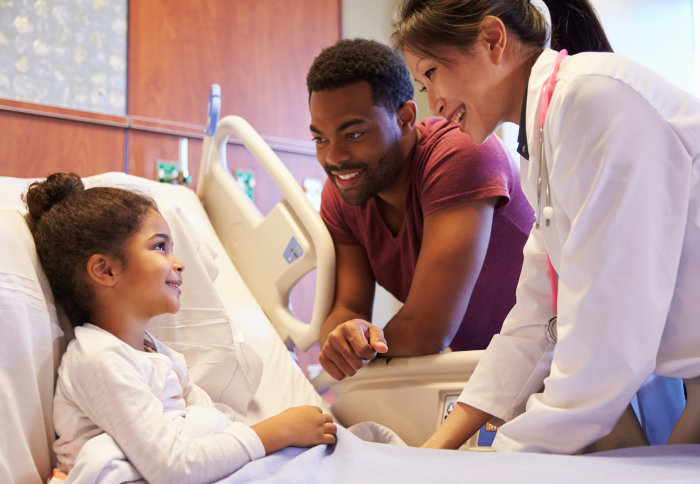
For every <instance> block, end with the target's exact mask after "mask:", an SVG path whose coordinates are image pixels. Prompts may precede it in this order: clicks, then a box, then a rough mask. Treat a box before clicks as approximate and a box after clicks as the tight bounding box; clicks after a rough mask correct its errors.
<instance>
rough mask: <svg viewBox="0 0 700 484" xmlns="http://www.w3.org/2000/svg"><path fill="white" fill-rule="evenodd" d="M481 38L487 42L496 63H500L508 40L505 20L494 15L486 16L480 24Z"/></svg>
mask: <svg viewBox="0 0 700 484" xmlns="http://www.w3.org/2000/svg"><path fill="white" fill-rule="evenodd" d="M479 40H481V41H483V42H485V43H486V45H487V47H488V49H489V57H491V59H492V60H493V61H494V62H495V63H496V64H500V63H501V59H502V58H503V52H504V51H505V47H506V43H507V40H508V36H507V32H506V26H505V24H504V23H503V21H502V20H501V19H500V18H498V17H494V16H493V15H487V16H486V17H484V18H483V20H482V21H481V23H480V24H479Z"/></svg>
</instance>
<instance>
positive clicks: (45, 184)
mask: <svg viewBox="0 0 700 484" xmlns="http://www.w3.org/2000/svg"><path fill="white" fill-rule="evenodd" d="M84 190H85V185H83V180H81V178H80V176H78V175H76V174H75V173H72V172H71V173H53V174H51V175H49V176H48V177H46V180H44V181H38V182H34V183H32V184H31V185H29V189H28V190H27V194H26V195H25V196H24V197H23V199H24V203H25V204H26V205H27V209H28V210H29V215H30V216H31V217H32V219H34V220H38V219H39V218H40V217H41V216H42V215H43V214H44V213H45V212H48V211H49V210H50V209H51V207H53V206H54V205H56V204H57V203H59V202H60V201H61V200H64V199H65V198H66V197H69V196H70V195H71V194H73V193H78V192H82V191H84Z"/></svg>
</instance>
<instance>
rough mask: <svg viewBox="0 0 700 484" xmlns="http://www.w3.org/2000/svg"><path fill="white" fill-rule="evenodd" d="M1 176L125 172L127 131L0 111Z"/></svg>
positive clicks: (119, 128)
mask: <svg viewBox="0 0 700 484" xmlns="http://www.w3.org/2000/svg"><path fill="white" fill-rule="evenodd" d="M0 125H1V126H2V127H3V129H2V130H0V146H1V147H2V149H0V175H1V176H15V177H23V178H29V177H45V176H46V175H48V174H50V173H52V172H55V171H74V172H76V173H78V174H79V175H81V176H89V175H95V174H97V173H103V172H106V171H124V136H125V134H124V128H121V127H114V126H104V125H99V124H88V123H84V122H80V121H70V120H65V119H57V118H53V117H45V116H40V115H34V114H25V113H21V112H11V111H1V110H0Z"/></svg>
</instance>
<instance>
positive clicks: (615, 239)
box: [392, 0, 700, 453]
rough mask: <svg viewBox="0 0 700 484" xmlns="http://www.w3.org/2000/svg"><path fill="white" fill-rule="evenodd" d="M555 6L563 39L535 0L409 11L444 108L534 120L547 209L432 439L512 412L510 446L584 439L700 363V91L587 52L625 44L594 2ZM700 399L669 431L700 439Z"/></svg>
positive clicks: (540, 206)
mask: <svg viewBox="0 0 700 484" xmlns="http://www.w3.org/2000/svg"><path fill="white" fill-rule="evenodd" d="M544 3H545V4H546V7H548V8H549V14H550V17H551V24H552V31H551V46H552V49H554V50H552V49H549V48H547V47H546V46H547V43H548V39H549V37H550V35H549V32H548V28H547V25H546V22H545V17H544V16H543V14H542V13H541V11H540V10H539V9H538V8H536V7H535V6H534V5H532V4H531V3H530V1H529V0H429V1H428V0H426V1H423V0H405V1H404V3H403V5H402V7H401V9H400V12H399V15H398V17H397V20H396V22H395V25H394V27H395V31H394V33H393V38H392V41H393V44H394V46H395V47H396V48H397V49H399V50H402V51H403V53H404V56H405V59H406V61H407V63H408V65H409V67H410V69H411V71H412V73H413V75H414V77H415V78H416V79H417V81H418V82H419V83H421V84H422V85H423V86H424V87H425V89H426V90H427V95H428V100H429V103H430V106H431V110H432V111H433V113H434V114H436V115H441V116H444V117H446V118H448V119H451V120H452V121H454V122H455V123H457V124H458V125H459V126H460V128H461V129H462V131H464V132H466V133H468V134H469V135H471V137H472V139H473V140H474V141H475V142H477V143H481V142H483V141H484V140H486V139H487V138H488V137H489V136H491V134H492V133H493V132H494V131H495V130H496V129H497V128H498V127H499V126H500V125H501V124H502V123H504V122H507V121H510V122H513V123H516V124H519V126H520V135H519V143H520V147H519V152H520V153H521V155H522V162H521V163H522V165H521V183H522V185H523V191H524V192H525V195H526V196H527V197H528V199H529V200H530V203H531V204H532V205H533V207H535V210H536V223H535V228H534V229H533V230H532V233H531V235H530V239H529V240H528V242H527V244H526V246H525V250H524V253H525V260H524V265H523V270H522V274H521V277H520V282H519V285H518V291H517V296H516V297H517V302H516V305H515V306H514V308H513V310H512V311H511V312H510V314H509V316H508V318H507V319H506V321H505V323H504V326H503V329H502V331H501V334H500V335H496V336H495V337H494V338H493V340H492V341H491V344H490V346H489V347H488V349H487V350H486V352H485V355H484V357H483V358H482V360H481V361H480V362H479V365H478V367H477V368H476V371H475V373H474V375H473V376H472V377H471V379H470V380H469V382H468V383H467V385H466V387H465V388H464V391H463V393H462V394H461V396H460V398H459V405H458V406H457V408H456V409H455V410H454V411H453V412H452V413H451V414H450V416H449V417H448V418H447V419H446V421H445V422H444V424H443V425H442V426H441V427H440V428H439V429H438V430H437V431H436V432H435V434H434V435H433V436H432V437H431V438H430V439H429V440H428V441H427V442H426V444H425V446H427V447H458V446H459V445H460V444H461V443H462V442H464V441H465V440H466V439H467V438H468V437H469V436H470V435H471V434H472V433H474V432H475V431H476V430H477V429H478V428H479V427H481V425H482V424H483V423H485V422H486V421H487V420H489V419H490V418H491V417H496V419H497V420H500V421H506V422H507V423H506V424H505V425H503V426H501V427H500V429H499V431H498V434H497V436H496V439H495V441H494V443H493V447H494V448H495V449H497V450H511V451H514V450H515V451H541V452H560V453H573V452H576V451H579V450H580V449H582V448H584V447H585V446H586V445H588V444H590V443H591V442H594V441H596V440H597V439H599V438H601V437H603V436H605V435H606V434H607V433H608V432H610V430H611V429H612V428H613V425H614V424H615V422H616V421H617V420H618V418H620V416H621V415H622V414H623V411H624V410H625V408H626V407H627V405H628V404H629V402H630V400H631V398H632V397H633V395H634V394H635V392H636V391H637V390H638V389H639V388H640V386H641V385H642V384H643V383H644V382H645V381H646V380H647V378H648V377H649V376H650V375H652V374H656V375H662V376H669V377H677V378H683V379H687V381H686V383H690V380H691V379H694V378H697V377H698V375H700V326H698V324H697V314H700V300H699V299H698V297H697V294H698V293H700V279H698V277H697V268H698V267H700V102H699V101H698V99H696V98H694V97H692V96H690V95H689V94H687V93H685V92H683V91H681V90H680V89H678V88H676V87H674V86H673V85H671V84H669V83H668V82H666V81H665V80H663V79H662V78H661V77H659V76H657V75H655V74H654V73H652V72H650V71H648V70H646V69H645V68H643V67H641V66H639V65H637V64H635V63H633V62H631V61H629V60H627V59H624V58H622V57H620V56H617V55H614V54H612V53H599V52H596V53H591V52H587V51H609V50H611V49H610V45H609V43H608V42H607V39H606V37H605V34H604V32H603V30H602V27H601V25H600V23H599V21H598V19H597V16H596V15H595V12H594V10H593V9H592V7H591V5H590V4H589V2H588V1H587V0H569V1H562V0H558V1H554V0H545V2H544ZM542 8H543V9H544V10H546V8H545V7H542ZM563 49H567V50H568V56H567V53H566V52H565V51H564V50H563ZM579 52H580V53H579ZM543 87H546V89H543ZM548 259H551V264H548ZM548 267H551V271H548ZM548 272H550V274H549V275H548ZM557 277H558V283H557ZM553 316H555V317H553ZM557 318H558V319H557ZM557 329H558V341H557V335H556V333H557ZM555 342H556V345H555ZM543 383H544V389H543V391H542V392H540V390H541V389H542V385H543ZM689 389H690V387H689ZM690 393H692V392H690V390H689V395H690ZM696 407H697V405H696ZM692 412H693V409H692V405H686V409H685V411H684V413H683V415H682V416H681V418H680V420H679V423H678V424H677V425H676V427H675V429H674V430H673V433H672V434H671V436H670V438H669V442H688V441H698V440H700V416H692V414H691V413H692ZM692 432H696V433H695V435H692V434H691V433H692Z"/></svg>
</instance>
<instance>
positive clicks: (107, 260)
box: [87, 254, 118, 287]
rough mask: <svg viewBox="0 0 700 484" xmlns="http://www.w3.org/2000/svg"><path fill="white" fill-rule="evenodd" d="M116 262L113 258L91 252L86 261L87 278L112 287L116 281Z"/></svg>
mask: <svg viewBox="0 0 700 484" xmlns="http://www.w3.org/2000/svg"><path fill="white" fill-rule="evenodd" d="M117 269H118V267H117V264H115V261H114V258H112V257H110V256H106V255H102V254H93V255H92V256H91V257H90V259H88V262H87V274H88V279H89V280H90V281H92V282H93V283H95V284H99V285H101V286H107V287H113V286H114V285H115V284H116V283H117Z"/></svg>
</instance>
